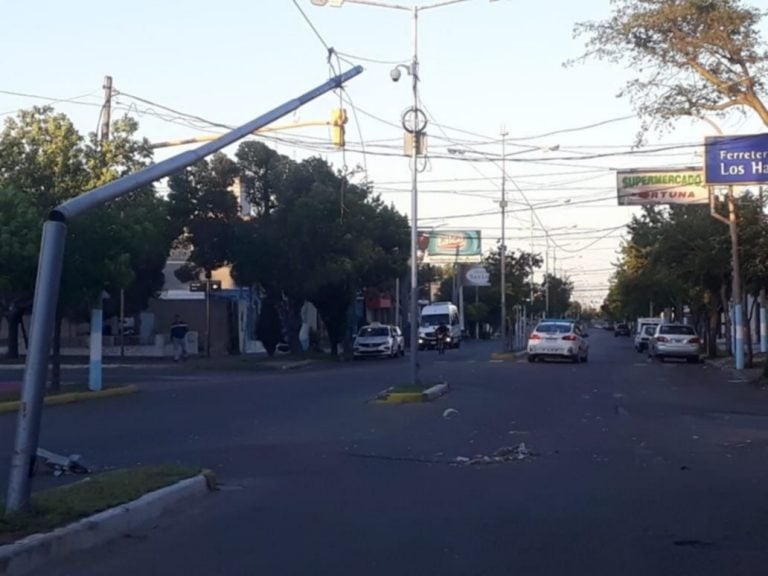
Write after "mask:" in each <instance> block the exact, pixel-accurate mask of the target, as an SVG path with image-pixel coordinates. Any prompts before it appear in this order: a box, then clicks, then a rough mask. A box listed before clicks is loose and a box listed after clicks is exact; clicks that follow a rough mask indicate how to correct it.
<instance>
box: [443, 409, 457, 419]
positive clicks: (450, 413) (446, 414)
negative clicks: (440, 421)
mask: <svg viewBox="0 0 768 576" xmlns="http://www.w3.org/2000/svg"><path fill="white" fill-rule="evenodd" d="M458 415H459V411H458V410H456V409H455V408H446V409H445V410H444V411H443V418H445V419H446V420H450V419H451V418H456V416H458Z"/></svg>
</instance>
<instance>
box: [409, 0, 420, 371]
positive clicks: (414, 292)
mask: <svg viewBox="0 0 768 576" xmlns="http://www.w3.org/2000/svg"><path fill="white" fill-rule="evenodd" d="M418 42H419V8H418V6H414V7H413V60H412V61H411V81H412V86H411V88H412V91H413V114H414V132H413V138H414V140H413V149H412V150H411V384H413V385H414V386H415V385H417V384H418V383H419V359H418V355H419V285H418V271H419V263H418V260H417V248H418V245H417V243H418V240H419V238H418V229H419V219H418V212H419V202H418V196H417V194H418V175H419V167H418V165H417V161H418V154H419V145H420V143H421V141H420V139H421V133H420V132H418V131H417V130H416V128H418V126H416V122H417V121H416V111H417V110H418V106H419V44H418Z"/></svg>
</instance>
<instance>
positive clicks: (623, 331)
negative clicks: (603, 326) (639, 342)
mask: <svg viewBox="0 0 768 576" xmlns="http://www.w3.org/2000/svg"><path fill="white" fill-rule="evenodd" d="M613 335H614V337H615V336H630V335H631V331H630V329H629V324H624V323H623V322H622V323H620V324H616V328H615V329H614V330H613Z"/></svg>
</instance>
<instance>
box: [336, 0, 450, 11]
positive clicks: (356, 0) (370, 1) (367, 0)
mask: <svg viewBox="0 0 768 576" xmlns="http://www.w3.org/2000/svg"><path fill="white" fill-rule="evenodd" d="M345 1H346V2H349V3H350V4H363V5H365V6H378V7H379V8H391V9H392V10H405V11H406V12H412V11H413V7H412V6H405V5H404V4H389V3H387V2H375V1H374V0H345ZM456 1H459V0H454V2H456Z"/></svg>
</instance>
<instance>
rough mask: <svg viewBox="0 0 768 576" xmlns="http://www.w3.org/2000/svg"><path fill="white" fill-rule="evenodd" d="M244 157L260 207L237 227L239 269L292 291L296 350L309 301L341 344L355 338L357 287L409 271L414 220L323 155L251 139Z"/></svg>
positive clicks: (288, 296)
mask: <svg viewBox="0 0 768 576" xmlns="http://www.w3.org/2000/svg"><path fill="white" fill-rule="evenodd" d="M237 157H238V159H239V161H240V162H241V163H246V169H245V170H246V173H247V177H248V178H251V179H252V182H251V183H250V184H249V186H250V187H251V190H253V191H254V192H252V194H253V196H252V198H253V200H254V202H255V203H258V202H261V208H259V209H257V211H256V212H257V214H260V215H259V216H257V217H254V218H251V219H246V220H243V221H241V222H240V224H239V225H238V227H237V232H236V238H237V239H236V241H235V244H234V249H233V253H232V273H233V276H234V277H235V278H236V279H237V281H238V282H239V283H240V284H242V285H259V286H261V287H262V288H263V289H264V290H265V291H266V293H267V294H268V295H269V296H270V297H272V298H277V297H284V298H285V301H286V304H287V307H288V314H287V317H288V334H289V344H290V346H291V348H292V350H298V349H299V342H298V331H299V328H300V311H301V307H302V305H303V303H304V302H305V301H310V302H312V303H313V304H315V306H316V307H317V309H318V312H319V314H320V316H321V318H322V319H323V322H324V324H325V326H326V328H327V329H328V333H329V337H330V339H331V344H332V348H333V349H334V351H335V350H336V348H337V346H338V344H340V343H342V342H345V341H346V343H347V344H349V341H350V338H351V331H352V330H353V329H354V328H355V327H354V326H352V325H351V323H350V322H349V321H348V319H349V316H350V314H349V311H350V309H351V306H352V305H353V304H354V299H355V297H356V295H357V293H358V291H360V290H362V289H363V288H366V287H372V288H378V287H381V286H382V285H385V284H387V285H388V284H390V283H391V282H392V281H393V280H394V278H396V277H401V276H402V275H404V273H405V271H406V261H407V260H406V256H405V255H406V254H407V249H408V223H407V221H406V220H405V218H404V217H403V216H402V215H401V214H399V213H398V212H397V211H396V210H395V209H394V208H392V207H391V206H387V205H385V204H384V203H383V202H382V201H381V200H380V198H379V197H378V196H376V195H374V194H373V192H372V190H371V189H370V187H368V186H365V185H362V186H361V185H355V184H352V183H350V182H349V181H348V180H347V179H346V178H344V177H343V176H341V175H339V174H337V173H335V172H334V171H333V169H332V168H331V166H329V165H328V164H327V163H326V162H325V161H324V160H321V159H320V158H309V159H306V160H303V161H302V162H298V163H297V162H294V161H292V160H289V159H286V158H284V157H279V156H276V155H274V154H271V153H269V152H268V151H266V150H265V149H264V148H262V147H261V146H258V147H255V146H253V145H252V144H251V143H246V144H243V145H241V147H240V149H239V150H238V153H237ZM254 159H256V160H254ZM264 165H266V166H267V168H264V169H259V168H258V167H259V166H262V167H263V166H264ZM266 191H268V193H267V192H266Z"/></svg>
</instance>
